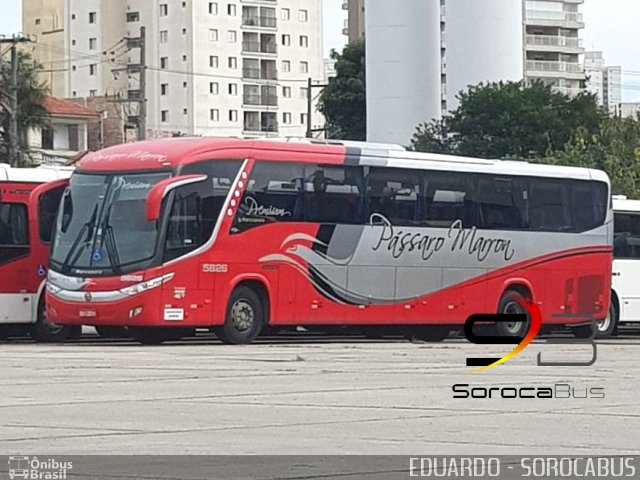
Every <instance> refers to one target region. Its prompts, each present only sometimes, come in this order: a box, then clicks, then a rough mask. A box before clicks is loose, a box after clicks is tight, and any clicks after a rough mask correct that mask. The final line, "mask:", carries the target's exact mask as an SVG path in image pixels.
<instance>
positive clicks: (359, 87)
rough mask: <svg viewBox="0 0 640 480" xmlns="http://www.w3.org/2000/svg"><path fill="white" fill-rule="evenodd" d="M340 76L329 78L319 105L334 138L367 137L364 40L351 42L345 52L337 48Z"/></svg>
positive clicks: (334, 55)
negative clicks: (338, 50) (340, 51)
mask: <svg viewBox="0 0 640 480" xmlns="http://www.w3.org/2000/svg"><path fill="white" fill-rule="evenodd" d="M331 58H333V59H335V60H336V73H337V75H336V77H335V78H332V79H331V80H330V81H329V84H328V85H327V87H326V88H325V89H324V90H323V92H322V95H321V96H320V102H319V106H318V109H319V110H320V112H321V113H322V114H323V115H324V116H325V118H326V119H327V127H328V129H329V136H330V137H331V138H339V139H345V140H366V137H367V98H366V83H365V82H366V76H365V46H364V41H361V40H359V41H355V42H352V43H350V44H349V45H347V46H346V47H345V48H344V49H343V51H342V53H338V52H336V51H335V50H334V51H332V52H331Z"/></svg>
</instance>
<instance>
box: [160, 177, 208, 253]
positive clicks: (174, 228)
mask: <svg viewBox="0 0 640 480" xmlns="http://www.w3.org/2000/svg"><path fill="white" fill-rule="evenodd" d="M212 192H213V190H212V189H211V187H210V185H209V184H208V183H207V182H202V183H199V184H193V185H186V186H184V187H181V188H178V189H176V191H175V194H174V198H173V205H172V206H171V211H170V214H169V220H168V226H167V237H166V240H165V247H164V261H165V262H168V261H170V260H173V259H175V258H179V257H181V256H183V255H186V254H187V253H189V252H191V251H193V250H195V249H197V248H199V247H201V246H202V245H204V244H205V243H206V242H207V241H208V240H209V238H211V235H212V234H213V228H214V225H215V222H216V220H217V214H216V212H215V210H214V209H212V208H208V207H207V205H209V204H210V199H211V197H212Z"/></svg>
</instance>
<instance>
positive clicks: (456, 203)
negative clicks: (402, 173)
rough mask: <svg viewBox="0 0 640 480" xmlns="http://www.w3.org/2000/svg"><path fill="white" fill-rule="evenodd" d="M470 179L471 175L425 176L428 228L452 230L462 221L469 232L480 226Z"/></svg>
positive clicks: (433, 174) (434, 173) (450, 173)
mask: <svg viewBox="0 0 640 480" xmlns="http://www.w3.org/2000/svg"><path fill="white" fill-rule="evenodd" d="M466 176H468V174H466V175H465V174H462V173H455V172H437V171H427V172H425V176H424V179H425V185H426V205H427V206H426V214H425V221H426V222H425V223H426V226H429V227H435V228H449V227H451V225H453V224H454V223H455V222H456V221H458V220H460V221H461V222H462V224H463V226H464V227H465V228H470V227H474V226H477V225H478V221H479V220H478V219H479V212H478V205H477V202H475V201H474V200H473V195H472V193H473V192H472V188H471V187H472V184H471V182H470V181H468V179H467V178H466Z"/></svg>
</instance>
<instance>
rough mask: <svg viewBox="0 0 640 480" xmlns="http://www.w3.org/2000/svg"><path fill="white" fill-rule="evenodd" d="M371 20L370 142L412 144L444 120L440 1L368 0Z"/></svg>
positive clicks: (368, 36)
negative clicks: (425, 125)
mask: <svg viewBox="0 0 640 480" xmlns="http://www.w3.org/2000/svg"><path fill="white" fill-rule="evenodd" d="M490 1H491V0H490ZM365 17H366V18H365V22H366V28H365V30H366V47H367V139H368V140H369V141H375V142H386V143H399V144H402V145H408V144H409V141H410V140H411V137H412V136H413V133H414V131H415V128H416V126H417V125H418V124H420V123H422V122H424V121H428V120H431V119H432V118H438V117H440V115H441V89H440V85H441V81H440V74H441V71H440V68H441V67H440V64H441V59H440V58H441V53H440V52H441V50H440V2H438V1H437V0H402V1H397V0H394V1H390V0H367V3H366V8H365Z"/></svg>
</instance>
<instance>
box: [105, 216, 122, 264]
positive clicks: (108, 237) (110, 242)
mask: <svg viewBox="0 0 640 480" xmlns="http://www.w3.org/2000/svg"><path fill="white" fill-rule="evenodd" d="M109 218H111V207H110V208H109V211H108V212H107V214H106V215H105V217H104V220H103V222H102V228H101V230H102V236H101V237H100V249H102V247H103V246H104V247H105V249H106V250H107V256H108V257H109V261H110V262H111V267H112V268H113V271H114V272H115V273H119V272H120V270H121V269H120V256H119V255H118V247H117V245H116V240H115V237H114V235H113V227H112V226H111V225H109Z"/></svg>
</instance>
